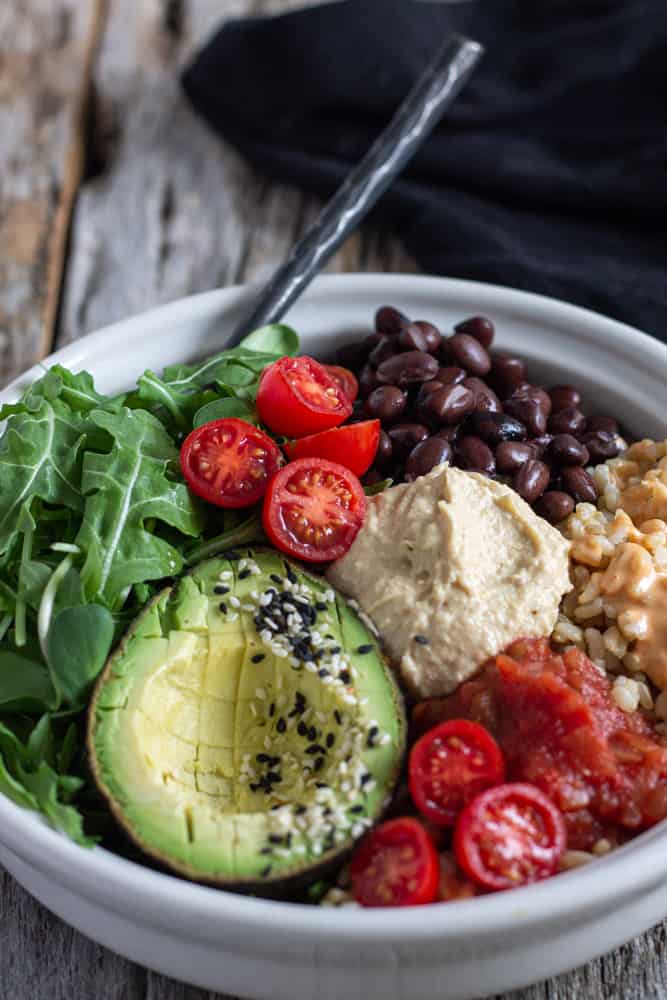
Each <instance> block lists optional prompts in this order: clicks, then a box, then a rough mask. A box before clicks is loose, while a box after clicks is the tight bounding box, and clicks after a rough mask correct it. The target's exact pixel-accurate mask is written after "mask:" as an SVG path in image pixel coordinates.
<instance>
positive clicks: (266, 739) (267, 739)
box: [264, 736, 271, 750]
mask: <svg viewBox="0 0 667 1000" xmlns="http://www.w3.org/2000/svg"><path fill="white" fill-rule="evenodd" d="M264 749H265V750H270V749H271V739H270V737H269V736H265V737H264Z"/></svg>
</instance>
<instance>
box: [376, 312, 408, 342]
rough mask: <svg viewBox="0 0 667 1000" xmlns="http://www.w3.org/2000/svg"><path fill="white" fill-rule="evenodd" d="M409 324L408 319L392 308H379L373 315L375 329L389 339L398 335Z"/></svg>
mask: <svg viewBox="0 0 667 1000" xmlns="http://www.w3.org/2000/svg"><path fill="white" fill-rule="evenodd" d="M409 322H410V320H409V319H408V317H407V316H404V315H403V313H402V312H399V310H398V309H394V307H393V306H381V307H380V309H378V311H377V312H376V313H375V329H376V330H377V331H378V333H384V334H386V335H387V336H389V337H393V336H394V334H397V333H400V332H401V330H402V329H403V327H404V326H407V324H408V323H409Z"/></svg>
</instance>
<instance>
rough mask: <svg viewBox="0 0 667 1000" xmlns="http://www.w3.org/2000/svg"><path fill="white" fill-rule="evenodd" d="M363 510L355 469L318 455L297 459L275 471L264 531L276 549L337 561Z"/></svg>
mask: <svg viewBox="0 0 667 1000" xmlns="http://www.w3.org/2000/svg"><path fill="white" fill-rule="evenodd" d="M365 512H366V496H365V494H364V490H363V487H362V485H361V483H360V482H359V480H358V479H357V477H356V476H355V475H354V473H352V472H350V470H349V469H346V468H345V467H344V466H343V465H337V464H336V463H335V462H325V461H324V460H323V459H321V458H300V459H298V461H296V462H290V463H289V465H286V466H285V468H284V469H281V470H280V472H278V473H277V474H276V475H275V476H274V477H273V479H272V480H271V482H270V483H269V488H268V490H267V492H266V497H265V498H264V510H263V518H262V520H263V523H264V530H265V532H266V533H267V535H268V536H269V538H270V540H271V541H272V542H273V544H274V545H275V547H276V548H277V549H280V550H281V552H286V553H287V554H288V555H291V556H296V558H297V559H305V560H306V561H307V562H330V561H331V560H332V559H339V558H340V557H341V556H342V555H344V553H345V552H347V550H348V549H349V547H350V546H351V545H352V542H353V541H354V539H355V538H356V535H357V532H358V531H359V528H360V527H361V524H362V522H363V519H364V514H365Z"/></svg>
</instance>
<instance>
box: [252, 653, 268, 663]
mask: <svg viewBox="0 0 667 1000" xmlns="http://www.w3.org/2000/svg"><path fill="white" fill-rule="evenodd" d="M264 659H266V653H255V655H254V656H253V657H252V662H253V663H261V662H262V660H264Z"/></svg>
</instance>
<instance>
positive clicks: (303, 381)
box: [257, 356, 352, 438]
mask: <svg viewBox="0 0 667 1000" xmlns="http://www.w3.org/2000/svg"><path fill="white" fill-rule="evenodd" d="M257 412H258V413H259V417H260V420H261V421H262V423H263V424H266V426H267V427H268V428H269V429H270V430H272V431H273V432H274V434H284V435H285V436H286V437H295V438H297V437H304V436H305V435H306V434H316V433H317V432H318V431H327V430H329V428H331V427H338V425H339V424H342V423H343V421H344V420H347V418H348V417H349V416H350V414H351V413H352V403H351V401H350V400H349V399H348V398H347V396H346V395H345V393H344V392H343V390H342V389H341V387H340V385H339V384H338V382H337V381H336V380H335V379H334V378H332V377H331V375H329V373H328V372H327V370H326V368H325V367H324V365H321V364H320V363H319V362H318V361H315V360H314V359H313V358H308V357H305V356H304V357H301V358H280V359H279V360H278V361H274V362H273V364H272V365H269V366H268V368H265V369H264V371H263V373H262V377H261V379H260V382H259V389H258V391H257Z"/></svg>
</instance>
